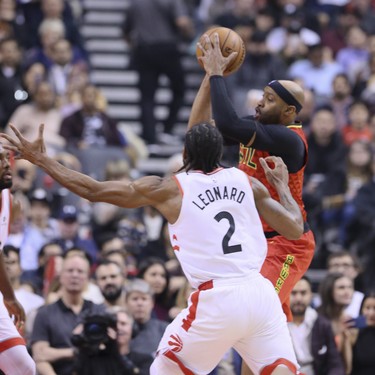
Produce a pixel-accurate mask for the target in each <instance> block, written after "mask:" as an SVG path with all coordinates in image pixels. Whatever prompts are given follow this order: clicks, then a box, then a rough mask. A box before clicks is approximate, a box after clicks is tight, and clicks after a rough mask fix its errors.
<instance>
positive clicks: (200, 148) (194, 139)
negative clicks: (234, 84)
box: [180, 123, 223, 173]
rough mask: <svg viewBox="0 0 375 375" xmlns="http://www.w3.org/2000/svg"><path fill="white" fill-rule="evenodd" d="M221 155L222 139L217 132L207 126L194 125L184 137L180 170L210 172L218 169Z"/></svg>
mask: <svg viewBox="0 0 375 375" xmlns="http://www.w3.org/2000/svg"><path fill="white" fill-rule="evenodd" d="M222 154H223V137H222V135H221V134H220V132H219V130H218V129H217V128H216V127H215V126H213V125H211V124H209V123H201V124H198V125H194V126H193V127H192V128H191V129H190V130H189V131H188V132H187V133H186V135H185V154H184V165H183V166H182V168H181V169H180V170H183V169H184V170H186V171H189V170H191V169H197V170H201V171H202V172H203V173H209V172H212V171H213V170H214V169H215V168H217V167H219V166H220V165H221V164H220V160H221V157H222Z"/></svg>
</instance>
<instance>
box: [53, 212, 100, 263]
mask: <svg viewBox="0 0 375 375" xmlns="http://www.w3.org/2000/svg"><path fill="white" fill-rule="evenodd" d="M58 222H59V230H60V236H59V237H57V238H55V241H56V242H57V243H58V244H59V245H61V247H62V248H63V251H64V252H66V251H68V250H69V249H72V248H78V249H82V250H84V251H85V253H86V254H87V255H88V256H89V257H90V258H91V261H92V262H93V263H95V262H96V261H97V255H98V248H97V245H96V243H95V242H94V241H93V240H92V239H91V238H89V237H88V238H84V237H83V236H82V235H81V234H80V231H79V229H80V223H79V221H78V210H77V208H76V207H75V206H72V205H64V206H63V207H62V208H61V210H60V213H59V216H58Z"/></svg>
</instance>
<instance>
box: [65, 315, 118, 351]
mask: <svg viewBox="0 0 375 375" xmlns="http://www.w3.org/2000/svg"><path fill="white" fill-rule="evenodd" d="M108 328H113V329H114V330H116V318H115V317H114V316H112V315H111V314H108V313H95V314H92V315H87V316H85V317H84V319H83V330H82V332H81V333H80V334H75V335H73V336H72V344H73V345H74V346H75V347H77V348H78V349H79V350H84V351H85V352H87V353H88V354H95V353H98V352H99V351H100V350H102V349H103V348H105V346H106V344H108V343H109V341H110V340H111V339H110V337H109V336H108V333H107V330H108Z"/></svg>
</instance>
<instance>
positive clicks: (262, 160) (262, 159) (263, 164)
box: [259, 158, 271, 173]
mask: <svg viewBox="0 0 375 375" xmlns="http://www.w3.org/2000/svg"><path fill="white" fill-rule="evenodd" d="M266 159H267V158H266ZM266 159H264V158H260V159H259V162H260V165H261V166H262V168H263V169H264V170H265V172H266V173H267V172H268V171H270V170H271V169H270V167H269V166H268V164H267V161H266Z"/></svg>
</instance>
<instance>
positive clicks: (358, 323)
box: [347, 315, 367, 328]
mask: <svg viewBox="0 0 375 375" xmlns="http://www.w3.org/2000/svg"><path fill="white" fill-rule="evenodd" d="M347 323H348V325H349V326H350V328H365V327H366V326H367V324H366V318H365V317H364V316H363V315H359V316H358V317H357V318H353V319H349V320H347Z"/></svg>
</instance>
